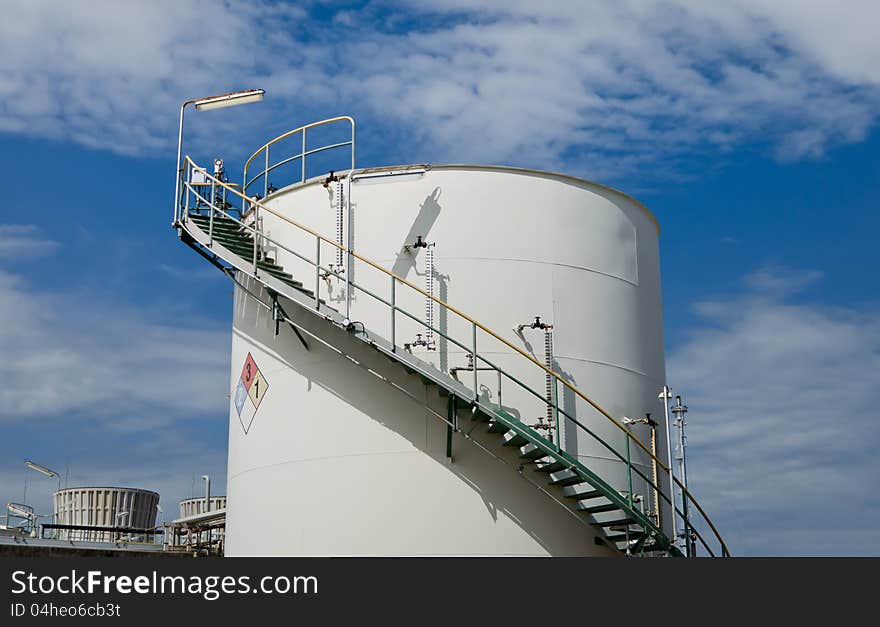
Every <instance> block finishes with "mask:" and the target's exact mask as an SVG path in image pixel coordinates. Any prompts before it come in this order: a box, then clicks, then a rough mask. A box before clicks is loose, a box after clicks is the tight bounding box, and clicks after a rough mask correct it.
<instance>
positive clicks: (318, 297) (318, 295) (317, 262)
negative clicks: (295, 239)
mask: <svg viewBox="0 0 880 627" xmlns="http://www.w3.org/2000/svg"><path fill="white" fill-rule="evenodd" d="M315 310H316V311H320V310H321V238H320V237H318V236H317V235H315Z"/></svg>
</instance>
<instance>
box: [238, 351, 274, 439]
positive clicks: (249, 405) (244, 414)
mask: <svg viewBox="0 0 880 627" xmlns="http://www.w3.org/2000/svg"><path fill="white" fill-rule="evenodd" d="M268 389H269V382H268V381H266V377H265V375H264V374H263V373H262V372H260V368H259V366H257V362H256V360H255V359H254V357H253V355H251V354H250V353H248V354H247V357H246V358H245V360H244V365H243V366H242V368H241V376H240V377H239V379H238V382H237V384H236V386H235V391H234V392H233V399H234V403H235V411H236V413H237V414H238V419H239V421H240V422H241V426H242V428H243V429H244V432H245V433H247V432H248V431H249V430H250V428H251V423H252V422H253V419H254V414H255V413H256V411H257V409H258V408H259V407H260V403H262V402H263V396H265V394H266V391H267V390H268Z"/></svg>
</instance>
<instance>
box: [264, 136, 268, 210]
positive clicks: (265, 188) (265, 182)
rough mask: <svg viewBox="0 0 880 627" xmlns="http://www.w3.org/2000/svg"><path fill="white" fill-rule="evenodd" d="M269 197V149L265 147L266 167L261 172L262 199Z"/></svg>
mask: <svg viewBox="0 0 880 627" xmlns="http://www.w3.org/2000/svg"><path fill="white" fill-rule="evenodd" d="M268 195H269V147H268V146H266V167H265V169H264V170H263V198H265V197H266V196H268Z"/></svg>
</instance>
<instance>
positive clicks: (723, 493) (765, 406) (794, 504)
mask: <svg viewBox="0 0 880 627" xmlns="http://www.w3.org/2000/svg"><path fill="white" fill-rule="evenodd" d="M818 278H819V277H818V275H817V273H814V272H791V271H785V270H782V269H779V268H775V269H773V268H765V269H762V270H760V271H758V272H757V273H755V274H753V275H751V276H749V277H747V278H746V281H745V285H746V286H747V289H746V291H745V292H743V293H742V294H740V295H736V296H731V297H727V298H718V299H712V300H708V301H704V302H701V303H698V304H697V306H696V309H695V310H696V311H697V313H698V314H700V315H701V316H702V319H703V325H701V326H699V327H697V328H696V329H695V330H694V332H693V333H692V334H691V336H690V338H689V339H688V340H687V341H685V342H684V343H683V344H682V345H681V346H679V347H677V348H676V349H675V350H674V351H673V352H672V354H671V356H670V366H669V371H670V381H671V385H672V387H673V389H674V391H678V392H681V393H682V394H683V395H684V396H685V402H686V403H687V404H688V405H689V406H690V409H691V412H690V414H689V421H688V428H689V432H688V433H689V444H690V448H689V449H688V451H689V470H690V471H691V473H690V474H691V481H690V485H691V486H692V487H693V489H694V492H696V494H697V496H698V498H699V499H700V501H701V502H702V503H703V504H704V505H705V506H706V508H707V510H708V512H709V514H710V515H711V516H713V518H714V519H715V520H716V522H717V523H718V524H719V526H720V528H721V531H722V533H725V532H726V535H727V539H728V541H729V543H730V544H731V548H732V549H733V550H734V552H738V553H739V554H751V555H755V554H777V555H778V554H835V553H836V554H868V553H871V554H876V553H877V552H878V548H877V544H876V542H872V541H871V539H870V537H869V536H867V535H865V534H864V530H865V529H868V528H872V527H875V526H876V523H877V521H878V519H880V498H878V497H877V496H876V492H875V490H874V489H873V481H874V479H875V478H876V477H877V476H880V462H878V458H877V456H876V453H875V449H876V447H877V445H878V443H880V437H878V436H877V435H876V433H877V431H876V425H877V422H878V420H880V411H878V408H877V407H878V406H877V390H878V385H877V384H878V378H877V373H878V372H880V321H878V320H880V319H878V316H877V312H873V311H859V310H856V309H852V308H828V307H823V306H820V305H817V304H814V303H810V302H809V301H807V300H806V297H805V295H799V294H798V290H800V289H803V288H804V287H806V286H807V285H809V284H811V283H814V282H815V281H817V280H818Z"/></svg>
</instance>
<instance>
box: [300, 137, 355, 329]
mask: <svg viewBox="0 0 880 627" xmlns="http://www.w3.org/2000/svg"><path fill="white" fill-rule="evenodd" d="M303 133H305V131H303ZM303 137H305V135H303ZM303 158H305V157H303ZM352 174H353V173H352V172H349V173H348V178H347V179H346V181H345V207H346V211H345V214H346V225H345V248H346V255H345V318H346V320H348V321H350V320H351V264H352V258H351V248H352V239H351V175H352Z"/></svg>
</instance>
